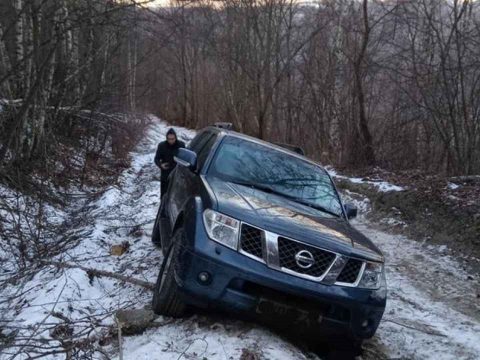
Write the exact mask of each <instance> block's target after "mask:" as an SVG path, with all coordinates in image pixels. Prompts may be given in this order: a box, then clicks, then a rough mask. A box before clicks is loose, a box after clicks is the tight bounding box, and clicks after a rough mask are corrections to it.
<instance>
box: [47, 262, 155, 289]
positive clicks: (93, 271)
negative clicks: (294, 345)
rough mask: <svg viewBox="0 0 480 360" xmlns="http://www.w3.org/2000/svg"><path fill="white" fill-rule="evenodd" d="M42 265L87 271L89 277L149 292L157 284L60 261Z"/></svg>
mask: <svg viewBox="0 0 480 360" xmlns="http://www.w3.org/2000/svg"><path fill="white" fill-rule="evenodd" d="M42 263H43V264H45V265H52V266H55V267H57V268H60V269H81V270H83V271H85V272H86V273H87V275H88V276H89V277H95V276H98V277H102V276H104V277H109V278H112V279H116V280H120V281H123V282H126V283H130V284H133V285H137V286H141V287H144V288H146V289H149V290H153V288H154V287H155V284H152V283H149V282H148V281H143V280H140V279H135V278H132V277H128V276H125V275H120V274H116V273H113V272H110V271H105V270H98V269H92V268H87V267H85V266H82V265H76V264H70V263H66V262H58V261H45V260H43V261H42Z"/></svg>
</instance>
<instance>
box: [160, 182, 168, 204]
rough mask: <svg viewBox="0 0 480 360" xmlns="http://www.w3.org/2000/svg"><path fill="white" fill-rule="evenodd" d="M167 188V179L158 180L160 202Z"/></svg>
mask: <svg viewBox="0 0 480 360" xmlns="http://www.w3.org/2000/svg"><path fill="white" fill-rule="evenodd" d="M167 188H168V179H161V180H160V200H161V199H162V197H163V194H165V193H166V192H167Z"/></svg>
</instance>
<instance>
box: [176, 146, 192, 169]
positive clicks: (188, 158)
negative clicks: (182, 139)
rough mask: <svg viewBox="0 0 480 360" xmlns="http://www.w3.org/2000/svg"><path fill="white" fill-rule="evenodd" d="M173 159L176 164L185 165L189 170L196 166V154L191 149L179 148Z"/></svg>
mask: <svg viewBox="0 0 480 360" xmlns="http://www.w3.org/2000/svg"><path fill="white" fill-rule="evenodd" d="M173 159H174V160H175V162H176V163H177V164H178V165H181V166H185V167H187V168H189V169H190V170H195V169H196V168H197V154H195V153H194V152H193V151H192V150H188V149H184V148H180V149H178V153H177V155H176V156H174V157H173Z"/></svg>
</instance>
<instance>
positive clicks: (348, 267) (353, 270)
mask: <svg viewBox="0 0 480 360" xmlns="http://www.w3.org/2000/svg"><path fill="white" fill-rule="evenodd" d="M362 264H363V262H362V261H360V260H357V259H348V261H347V263H346V264H345V267H344V268H343V270H342V272H341V273H340V275H338V278H337V282H342V283H347V284H354V283H355V282H356V281H357V278H358V274H359V273H360V270H361V268H362Z"/></svg>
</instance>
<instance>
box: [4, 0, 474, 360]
mask: <svg viewBox="0 0 480 360" xmlns="http://www.w3.org/2000/svg"><path fill="white" fill-rule="evenodd" d="M217 122H227V123H232V124H233V128H234V130H236V131H238V132H241V133H244V134H247V135H251V136H253V137H256V138H260V139H263V140H265V141H269V142H273V143H283V144H290V145H294V146H299V147H301V148H302V149H303V150H305V154H306V156H307V157H308V158H310V159H313V160H314V161H315V162H317V163H318V164H320V165H321V166H322V167H323V168H324V170H325V177H326V178H328V179H330V180H332V181H334V182H335V185H336V186H335V187H334V188H335V192H338V194H336V196H338V198H339V199H340V200H341V201H339V203H342V202H343V203H346V202H348V203H349V205H352V207H351V209H355V214H356V212H357V210H358V217H357V218H356V219H353V218H352V219H351V220H352V223H351V227H352V228H355V229H356V230H358V231H360V232H361V233H362V234H364V235H365V236H366V237H368V238H369V239H371V240H372V243H374V244H375V245H376V246H378V247H379V248H380V250H381V251H382V252H383V254H384V255H385V264H384V265H385V266H384V269H385V273H384V274H386V275H385V276H386V279H387V284H388V285H387V289H388V290H387V293H388V294H387V302H386V308H385V313H384V316H383V318H382V321H381V323H380V325H379V328H378V331H377V332H376V334H375V336H374V337H373V338H372V339H370V340H368V341H365V343H364V344H363V345H362V346H363V347H362V351H363V355H362V356H363V357H362V359H374V360H380V359H381V360H387V359H392V358H405V359H422V360H423V359H439V358H442V359H477V358H479V357H480V344H479V342H478V334H479V333H480V317H479V316H480V302H479V301H478V299H479V298H480V260H479V259H480V1H478V0H307V1H302V0H0V360H13V359H36V358H45V359H55V360H56V359H112V358H115V359H119V360H122V358H125V359H142V358H144V359H153V358H158V359H167V358H168V359H170V358H171V359H187V358H189V359H207V358H208V359H227V358H228V359H240V360H260V359H268V360H270V359H275V360H276V359H279V358H281V359H285V360H298V359H315V360H320V359H325V357H324V355H325V354H326V350H325V349H324V348H319V347H315V346H313V347H312V346H310V345H306V341H304V340H305V339H298V334H290V335H293V337H292V336H286V334H285V333H284V332H276V330H275V329H273V328H270V327H265V326H264V325H263V324H258V323H256V322H250V321H247V320H246V319H245V318H243V317H241V318H235V317H230V315H229V316H226V315H225V314H223V313H220V312H219V313H207V312H205V313H204V312H203V311H201V312H199V313H195V314H193V315H191V316H190V315H189V316H187V317H185V318H182V319H174V318H169V317H167V316H165V317H164V316H160V317H158V316H156V315H155V314H153V312H152V306H151V304H152V289H155V287H156V279H157V274H158V273H159V270H160V267H161V264H162V262H165V261H164V260H162V259H163V256H162V255H161V251H160V249H159V248H158V247H156V246H155V245H154V244H152V238H153V236H152V235H153V234H154V229H155V227H154V224H156V217H157V215H159V214H161V211H159V205H161V203H163V200H162V201H160V197H159V194H160V191H159V190H160V188H159V186H160V170H159V169H158V168H157V167H156V166H155V164H154V157H155V154H156V153H155V150H156V149H157V145H158V143H159V142H161V141H163V140H165V138H166V136H167V131H169V129H170V128H171V127H173V128H174V129H175V131H176V134H177V136H178V140H181V141H183V142H185V143H186V144H187V146H188V144H189V142H190V141H191V140H192V139H193V138H194V137H195V136H196V135H197V134H198V132H197V130H199V129H202V128H204V127H206V126H209V125H212V124H214V123H217ZM212 131H213V130H212ZM209 142H210V140H209ZM212 145H213V143H211V144H210V146H212ZM276 149H277V150H279V148H278V147H277V148H276ZM182 151H183V150H182ZM185 151H188V150H185ZM283 152H285V150H283ZM207 154H208V152H207ZM290 155H292V154H290ZM295 156H296V155H295ZM297 158H298V157H297ZM195 159H196V157H195ZM172 164H173V165H172V167H175V166H176V165H175V163H174V161H173V160H172ZM193 173H195V174H197V173H196V172H195V171H193V172H192V174H193ZM327 173H328V174H327ZM175 174H176V173H175ZM322 174H323V173H322ZM189 175H191V174H189ZM197 175H198V174H197ZM327 175H328V176H327ZM202 176H203V175H202ZM237 185H238V184H237ZM238 186H241V184H240V185H238ZM225 188H227V186H225ZM228 188H229V189H230V187H228ZM233 188H234V187H232V189H233ZM337 188H338V191H337ZM194 189H195V188H194ZM251 191H252V193H253V192H255V191H256V190H255V191H254V190H251ZM264 195H265V194H264ZM284 195H285V196H287V195H288V194H284ZM266 196H272V194H267V195H266ZM232 198H233V196H232ZM196 199H197V198H196ZM292 201H293V200H292ZM259 203H260V204H263V203H262V202H259ZM257 205H258V204H257ZM297 205H298V204H297ZM297 205H296V206H297ZM259 206H260V205H259ZM262 206H263V205H262ZM245 207H247V205H245ZM344 210H345V208H344ZM295 211H296V210H295ZM309 211H310V212H309V214H311V211H313V210H311V209H309ZM288 214H291V212H288ZM230 216H233V215H232V214H230ZM296 216H297V215H293V216H291V217H292V219H293V220H295V219H296ZM307 217H308V219H310V217H311V216H310V215H308V216H304V215H301V218H302V219H306V218H307ZM179 218H180V219H182V221H183V218H182V217H179ZM227 218H229V217H228V216H227ZM294 218H295V219H294ZM231 219H232V220H234V219H233V218H231ZM293 220H292V221H293ZM242 221H243V220H242ZM349 221H350V220H349V219H347V220H345V223H344V224H343V225H342V226H344V227H345V228H346V227H347V226H350V223H349ZM236 222H237V223H240V221H236ZM254 225H255V224H254ZM258 226H259V225H258ZM321 227H322V228H324V226H323V225H322V226H321ZM267 230H268V229H267ZM331 233H335V234H336V233H337V230H335V231H333V230H332V231H331ZM279 234H280V233H279ZM283 235H284V236H287V235H286V234H283ZM263 240H264V239H263ZM263 240H260V241H263ZM355 246H357V245H355ZM353 247H354V246H353V242H352V248H353ZM172 253H173V252H172ZM218 254H219V253H218ZM298 254H299V253H297V255H298ZM295 256H296V255H295ZM312 256H313V255H312ZM295 259H296V258H295ZM245 263H246V262H245ZM362 266H364V265H362ZM366 266H367V265H365V267H366ZM365 267H364V268H365ZM364 268H362V269H364ZM162 269H163V267H162ZM272 271H273V270H272ZM362 271H363V270H362ZM361 277H362V275H359V278H361ZM159 279H161V277H159ZM439 279H441V281H440V280H439ZM252 284H253V283H252ZM322 285H323V284H322ZM360 290H363V289H360ZM347 293H348V291H347ZM127 315H128V316H133V317H134V321H133V322H134V323H135V324H134V326H132V327H133V328H134V329H133V330H132V329H131V328H129V326H128V321H127V320H125V321H124V320H119V319H124V317H128V316H127ZM367 325H368V323H367ZM362 326H363V325H362ZM122 331H123V335H122ZM129 331H132V332H131V333H129ZM131 335H134V336H131ZM295 335H297V338H295ZM279 354H280V355H279ZM333 358H335V357H333ZM337 358H338V357H337Z"/></svg>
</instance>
